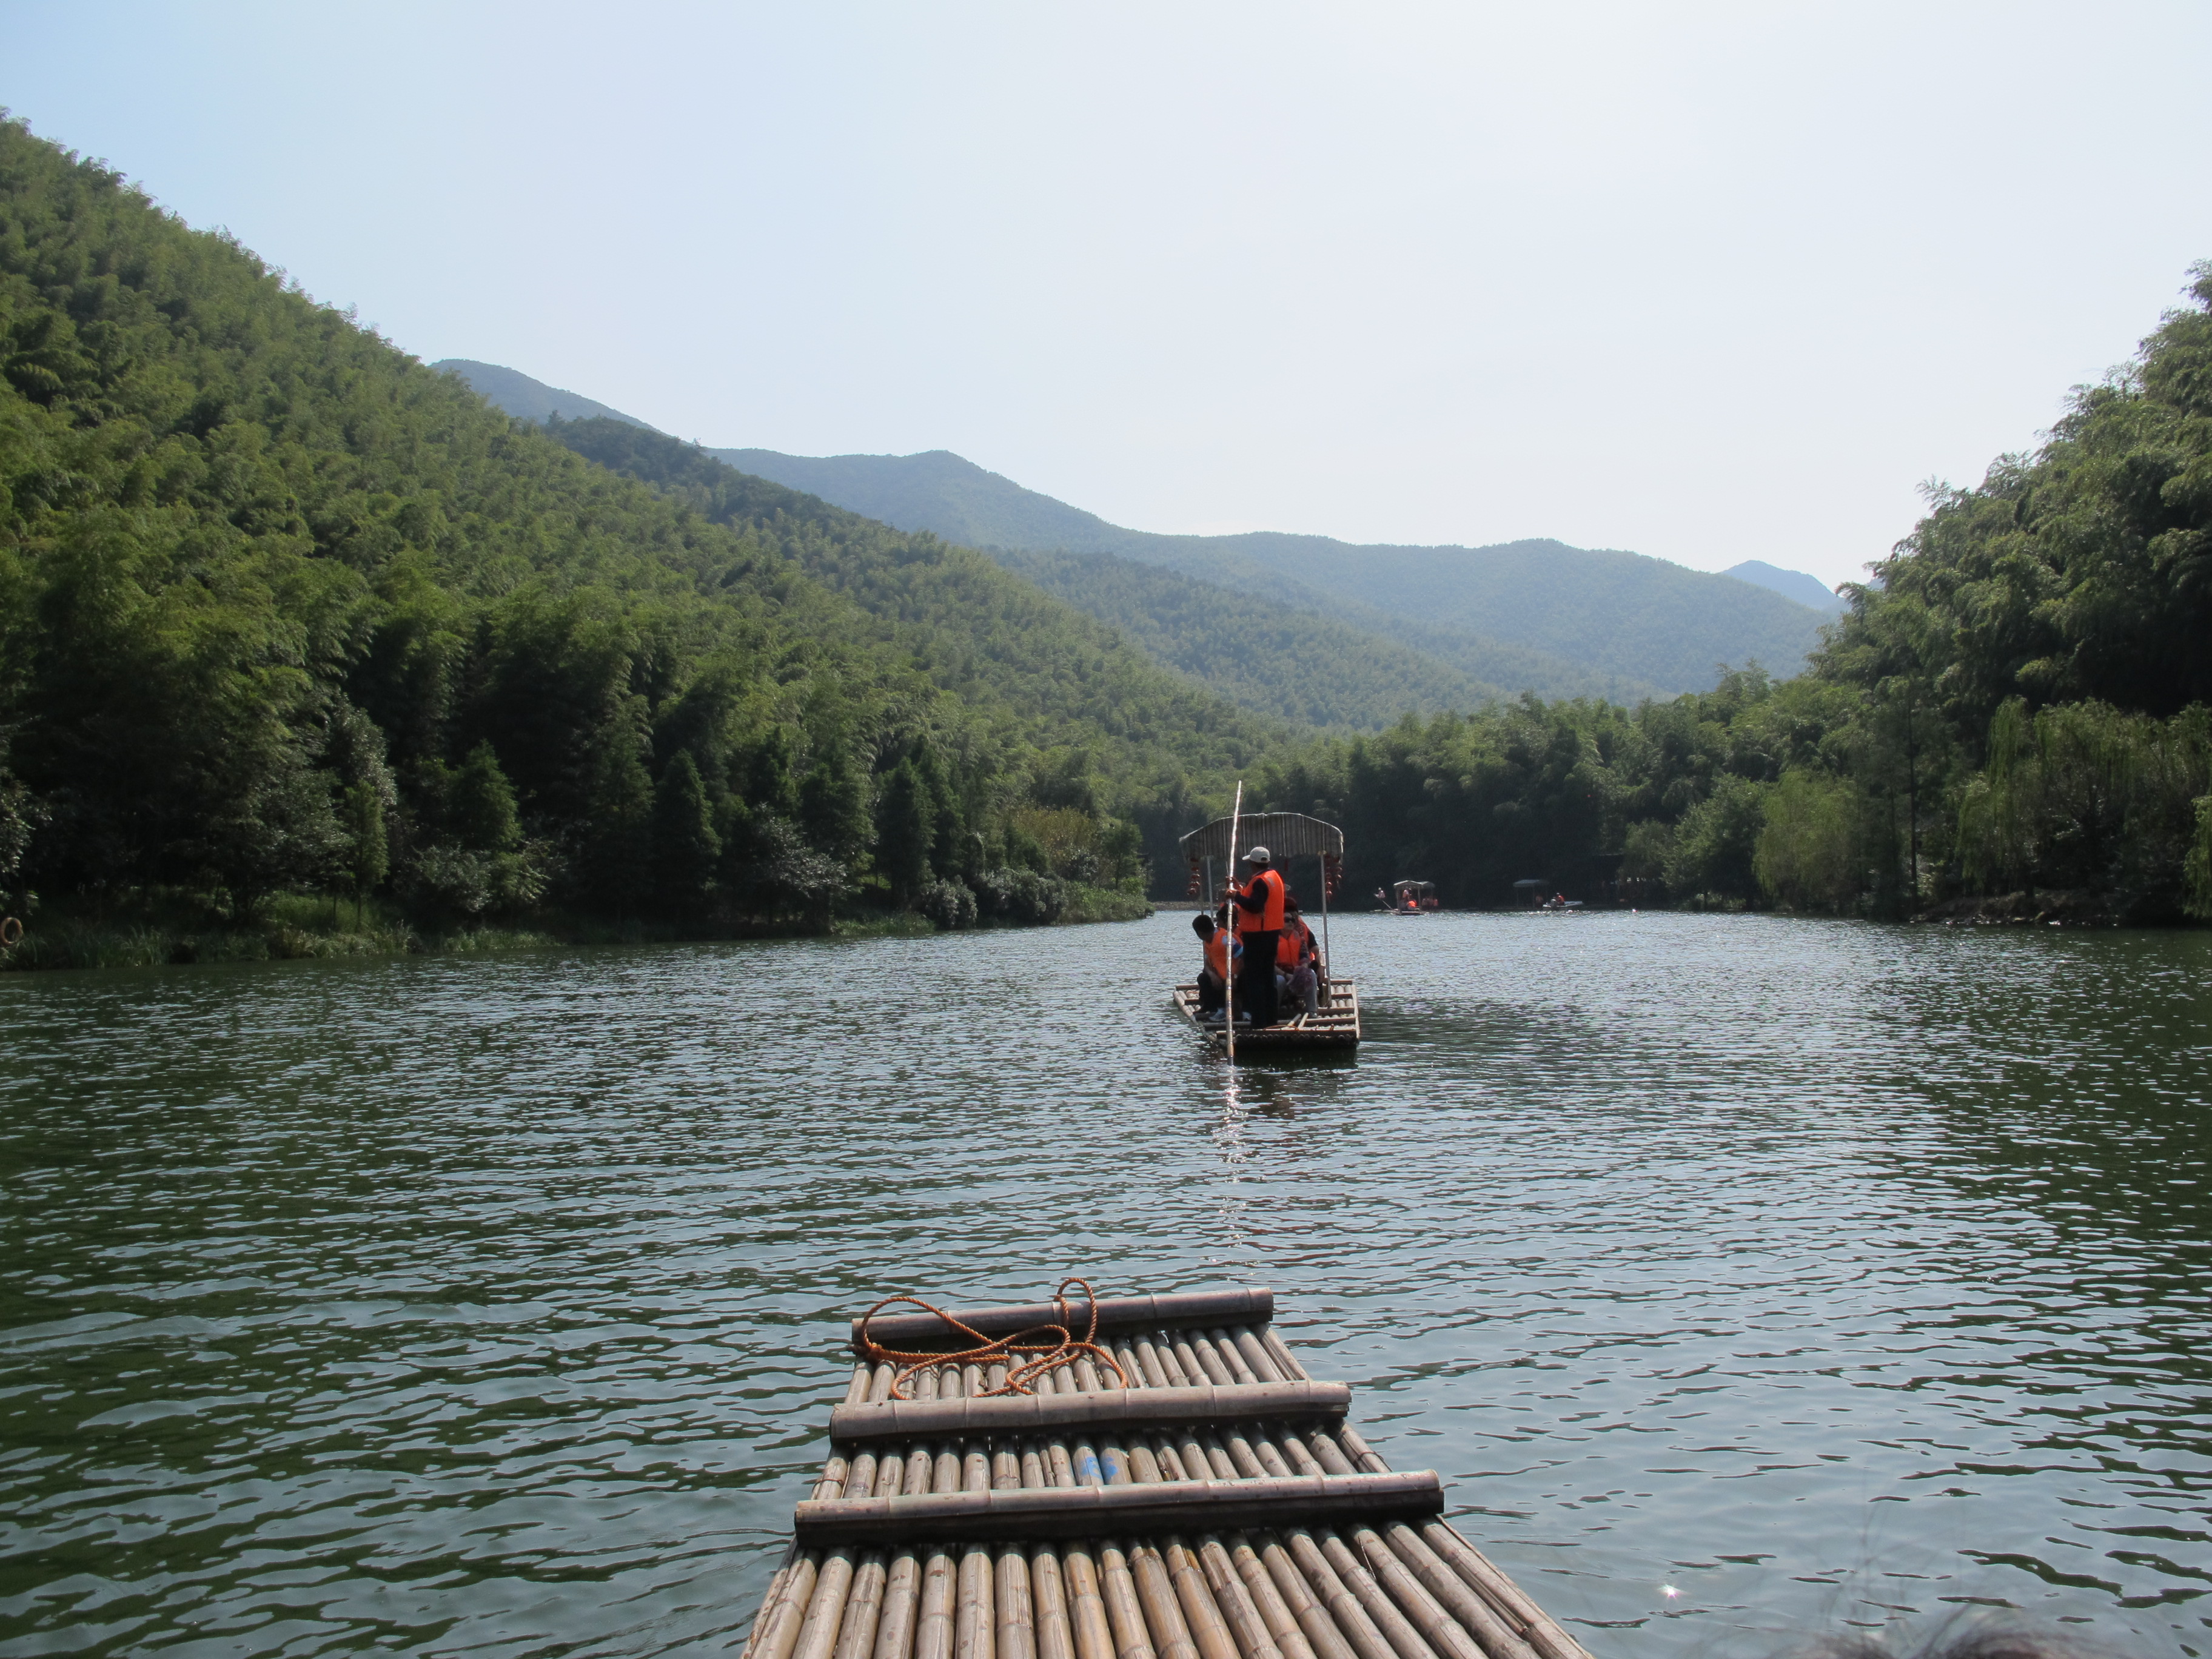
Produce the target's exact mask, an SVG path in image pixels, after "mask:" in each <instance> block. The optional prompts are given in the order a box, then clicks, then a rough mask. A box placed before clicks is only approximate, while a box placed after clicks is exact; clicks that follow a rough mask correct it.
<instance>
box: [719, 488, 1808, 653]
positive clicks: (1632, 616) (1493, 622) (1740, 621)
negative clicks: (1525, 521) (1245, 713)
mask: <svg viewBox="0 0 2212 1659" xmlns="http://www.w3.org/2000/svg"><path fill="white" fill-rule="evenodd" d="M714 453H715V454H717V455H719V456H720V457H721V459H725V460H726V461H728V462H730V464H731V465H733V466H737V467H739V468H741V469H743V470H744V471H750V472H757V473H758V474H759V475H760V476H762V477H769V478H775V479H778V480H779V481H781V482H782V483H789V484H791V485H792V486H793V487H794V488H796V489H806V490H810V491H811V492H812V493H814V494H816V495H821V496H823V497H824V498H825V499H827V500H829V501H837V502H839V503H840V504H841V505H844V506H848V507H854V508H855V509H856V510H858V511H860V512H865V513H868V514H870V515H871V516H872V517H875V518H879V519H882V520H884V522H886V523H889V524H895V525H898V526H901V527H902V528H907V529H927V530H933V531H935V532H937V533H938V534H939V535H940V536H944V537H946V538H949V539H952V540H957V541H961V542H964V543H965V544H967V545H969V546H971V547H982V548H987V549H991V550H1000V549H1005V550H1025V551H1032V552H1070V553H1113V554H1118V555H1120V556H1122V557H1124V558H1129V559H1134V560H1138V561H1139V562H1144V563H1147V564H1158V565H1165V566H1167V567H1168V568H1170V569H1175V570H1180V571H1182V572H1183V573H1184V574H1188V575H1191V576H1194V577H1197V578H1199V579H1200V580H1206V581H1212V582H1217V583H1223V584H1225V585H1228V586H1235V587H1238V588H1242V589H1243V590H1245V591H1248V592H1255V593H1257V594H1261V595H1262V596H1268V597H1273V598H1275V599H1279V600H1280V601H1282V602H1284V603H1286V604H1288V605H1291V606H1293V607H1294V608H1297V609H1309V610H1314V611H1319V612H1322V613H1324V614H1328V615H1331V616H1334V617H1337V618H1338V619H1339V620H1340V621H1344V622H1348V623H1352V624H1353V625H1354V626H1355V627H1358V628H1361V629H1370V630H1373V631H1376V632H1380V633H1383V634H1384V635H1386V636H1387V637H1389V638H1391V639H1394V640H1396V641H1400V642H1401V643H1402V644H1405V645H1408V646H1411V647H1413V648H1414V649H1416V650H1419V651H1422V652H1425V653H1428V654H1431V655H1435V656H1437V657H1438V658H1439V659H1440V660H1442V661H1443V662H1445V663H1447V664H1449V665H1451V666H1453V667H1455V668H1457V669H1458V670H1459V671H1461V672H1462V673H1463V674H1467V675H1468V676H1471V677H1472V678H1475V679H1478V680H1481V681H1485V682H1488V683H1492V684H1499V685H1503V686H1504V687H1506V688H1507V689H1508V690H1511V691H1515V692H1519V691H1522V690H1535V691H1537V692H1539V693H1540V694H1541V695H1544V696H1589V695H1610V696H1624V695H1626V696H1634V695H1638V694H1640V693H1641V692H1643V691H1644V690H1652V691H1656V692H1658V693H1661V694H1671V693H1674V692H1677V691H1686V690H1696V689H1699V688H1701V687H1705V686H1710V685H1711V684H1713V679H1714V676H1715V674H1716V672H1717V665H1718V664H1721V663H1723V662H1744V661H1748V660H1753V659H1755V660H1757V661H1759V662H1761V663H1764V664H1765V665H1766V666H1767V667H1768V668H1769V669H1771V671H1773V672H1775V673H1778V674H1785V675H1786V674H1792V673H1796V671H1798V669H1799V668H1800V667H1801V666H1802V665H1803V662H1804V659H1805V657H1806V655H1807V653H1808V652H1810V651H1811V650H1812V649H1813V648H1814V647H1815V646H1816V645H1817V644H1818V643H1819V638H1820V624H1821V623H1823V622H1824V621H1826V615H1825V614H1824V612H1825V611H1826V610H1829V609H1832V608H1833V606H1832V596H1830V604H1829V605H1827V606H1825V607H1823V608H1822V610H1821V611H1815V610H1814V609H1812V608H1809V607H1808V606H1806V605H1802V604H1800V603H1797V602H1796V601H1795V600H1794V599H1788V598H1784V597H1783V596H1782V595H1780V594H1778V593H1776V592H1772V591H1771V590H1768V591H1762V588H1763V587H1764V585H1763V584H1762V585H1759V586H1753V585H1751V584H1748V583H1746V582H1743V581H1741V580H1736V579H1735V578H1733V577H1729V576H1713V575H1707V574H1703V573H1701V572H1699V571H1694V570H1687V569H1685V568H1682V567H1681V566H1680V565H1675V564H1669V563H1668V562H1666V561H1664V560H1662V559H1652V558H1646V557H1644V556H1643V555H1641V554H1636V553H1620V552H1611V551H1603V550H1591V549H1586V548H1576V547H1569V546H1567V545H1566V544H1565V543H1562V542H1556V541H1546V540H1535V541H1522V542H1510V543H1506V544H1502V545H1499V546H1495V547H1480V548H1466V547H1403V546H1395V545H1386V544H1352V543H1346V542H1340V541H1337V540H1335V539H1334V538H1330V537H1327V536H1295V535H1282V534H1277V533H1273V532H1252V533H1250V534H1246V535H1238V536H1163V535H1155V534H1152V533H1151V532H1146V531H1139V530H1125V529H1123V528H1121V526H1118V525H1112V524H1109V523H1107V522H1106V521H1105V520H1103V519H1101V518H1099V517H1097V515H1096V514H1094V513H1085V512H1083V511H1082V510H1080V509H1079V508H1077V507H1070V506H1068V505H1067V504H1066V503H1065V502H1063V501H1054V500H1053V499H1052V498H1051V497H1050V496H1048V495H1039V494H1037V493H1036V491H1034V490H1030V489H1023V488H1022V487H1021V486H1020V485H1018V484H1017V483H1013V482H1012V480H1011V479H1008V478H1004V477H1000V475H998V474H997V473H995V472H987V471H984V470H983V469H982V468H981V467H979V466H976V465H973V464H972V463H970V462H968V461H964V460H963V459H961V458H960V457H958V456H957V455H953V454H951V453H947V452H945V451H943V450H937V451H933V452H931V453H927V454H922V455H834V456H825V457H809V456H798V455H779V454H776V453H774V452H773V451H769V450H761V449H738V450H717V451H714ZM1769 568H1771V567H1769ZM1804 580H1805V581H1806V582H1808V583H1811V581H1812V579H1811V578H1810V577H1806V578H1804ZM1814 586H1817V584H1814Z"/></svg>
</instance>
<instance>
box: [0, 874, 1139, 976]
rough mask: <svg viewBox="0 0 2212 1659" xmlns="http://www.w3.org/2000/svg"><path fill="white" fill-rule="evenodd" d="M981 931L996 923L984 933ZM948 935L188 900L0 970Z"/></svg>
mask: <svg viewBox="0 0 2212 1659" xmlns="http://www.w3.org/2000/svg"><path fill="white" fill-rule="evenodd" d="M1151 914H1152V905H1151V904H1150V902H1147V901H1146V900H1145V899H1142V898H1139V897H1137V896H1134V895H1132V894H1128V893H1123V892H1115V891H1112V890H1107V889H1104V888H1097V887H1084V886H1076V885H1073V884H1071V886H1070V889H1069V902H1068V904H1067V906H1066V908H1065V909H1064V910H1063V911H1062V913H1061V914H1060V916H1059V917H1058V918H1057V919H1056V921H1054V923H1053V924H1052V925H1054V926H1057V927H1069V926H1073V925H1075V924H1078V923H1082V922H1093V921H1138V920H1140V919H1141V918H1143V917H1146V916H1148V915H1151ZM982 925H983V926H984V927H990V926H992V925H994V924H991V923H984V924H982ZM939 931H940V930H939V928H938V927H936V926H935V925H934V924H933V923H932V922H931V921H929V920H928V919H927V917H924V916H921V915H916V914H915V913H914V912H912V911H910V910H909V911H891V910H884V909H878V908H869V907H866V906H854V907H852V908H849V909H848V910H841V911H840V913H839V914H838V915H836V916H835V917H834V918H832V920H831V921H829V925H828V926H827V927H808V926H804V925H800V924H796V923H787V924H775V923H769V922H762V923H757V924H751V925H745V926H740V927H688V926H684V925H680V924H678V923H675V922H670V921H658V920H647V919H642V918H636V917H631V918H627V919H624V920H621V921H609V920H607V919H605V918H601V917H586V916H577V915H566V914H562V913H558V912H543V913H538V914H536V915H528V916H524V917H519V918H515V919H513V920H511V921H484V922H471V923H456V924H453V925H449V926H445V927H439V926H436V925H435V924H426V923H423V922H421V921H415V920H410V918H409V917H408V916H407V915H405V914H404V912H402V911H401V910H400V909H399V908H398V906H396V905H393V904H391V903H389V902H381V901H379V900H375V899H372V900H370V901H368V902H367V903H366V904H364V905H363V906H362V907H361V908H359V910H358V911H356V908H355V906H354V904H353V902H352V901H351V900H340V901H339V902H337V904H336V905H333V904H332V903H331V901H330V900H329V899H328V898H325V897H318V896H313V895H307V894H287V895H284V896H280V897H277V898H275V899H272V900H270V901H269V902H267V903H265V904H264V905H262V906H261V907H259V908H258V910H257V911H256V912H255V914H254V915H252V918H251V919H242V918H238V917H230V916H224V915H220V914H218V913H216V912H214V911H211V910H210V909H209V908H206V907H205V906H204V905H199V904H195V903H192V902H189V901H186V900H181V899H170V900H161V901H156V902H152V903H148V904H144V905H140V906H134V907H131V908H128V909H120V908H118V909H113V910H111V911H110V912H108V913H107V914H105V915H102V914H100V913H99V912H96V911H94V910H91V909H90V908H79V907H77V906H75V905H71V904H58V905H49V906H45V907H41V908H40V909H39V910H38V911H37V912H35V913H34V914H33V915H31V916H30V917H28V918H27V919H24V921H23V933H22V937H21V939H18V940H16V941H15V944H13V945H5V946H0V971H9V970H13V971H15V972H24V971H28V970H33V969H70V968H76V969H85V968H160V967H183V966H190V965H193V964H197V963H219V962H283V961H295V960H311V959H331V958H337V957H404V956H477V955H484V954H489V953H493V952H498V951H532V950H545V949H550V948H552V947H556V946H559V945H661V944H676V943H680V942H688V941H704V940H713V939H810V938H811V939H819V938H824V937H827V938H833V939H870V938H921V937H922V936H924V935H927V934H933V933H938V932H939Z"/></svg>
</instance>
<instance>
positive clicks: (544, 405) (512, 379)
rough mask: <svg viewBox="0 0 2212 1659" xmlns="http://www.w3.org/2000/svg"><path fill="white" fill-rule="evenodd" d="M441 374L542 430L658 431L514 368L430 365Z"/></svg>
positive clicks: (451, 362)
mask: <svg viewBox="0 0 2212 1659" xmlns="http://www.w3.org/2000/svg"><path fill="white" fill-rule="evenodd" d="M430 367H431V368H432V369H434V370H435V372H437V373H438V374H458V375H459V376H460V377H461V378H462V379H463V380H466V381H467V382H468V383H469V387H470V389H471V391H473V392H477V393H478V394H479V395H480V396H483V397H484V398H489V399H490V400H491V401H492V403H494V404H496V405H497V406H498V407H499V408H501V409H503V410H506V411H507V413H508V414H510V415H518V416H521V417H522V418H523V419H524V420H526V421H536V422H538V424H540V425H541V426H542V425H543V424H544V423H545V422H547V421H598V420H606V421H620V422H623V423H624V424H625V425H628V426H643V427H645V429H646V430H647V431H648V432H651V431H653V430H654V429H655V428H652V427H650V426H646V423H645V422H643V421H641V420H639V419H638V418H637V416H635V415H625V414H623V412H622V410H618V409H610V408H608V407H607V406H606V405H605V404H603V403H599V402H595V401H594V400H593V399H592V398H586V397H581V396H580V395H579V394H577V393H575V392H563V391H562V389H561V388H560V387H559V386H547V385H546V384H544V382H543V381H542V380H532V379H531V378H530V377H529V376H528V375H527V374H517V373H516V372H515V371H514V370H513V369H511V368H501V367H500V366H499V365H498V364H497V363H478V362H470V361H469V359H467V358H465V357H448V358H447V359H446V360H445V361H444V362H435V363H433V364H431V365H430Z"/></svg>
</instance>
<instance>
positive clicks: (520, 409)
mask: <svg viewBox="0 0 2212 1659" xmlns="http://www.w3.org/2000/svg"><path fill="white" fill-rule="evenodd" d="M430 367H431V368H433V369H435V371H436V372H437V373H439V374H458V375H459V376H460V377H461V378H462V379H463V380H466V381H467V382H468V383H469V386H470V387H471V389H472V390H474V391H476V392H479V393H481V394H482V395H483V397H485V398H489V399H490V400H491V402H493V403H494V404H497V405H498V406H499V407H500V408H501V409H503V410H506V411H507V413H508V414H510V415H513V416H516V417H517V418H518V419H520V420H525V421H536V422H538V424H539V425H541V426H543V425H544V424H545V423H546V422H549V421H551V420H555V419H556V418H557V419H559V420H563V421H593V420H604V421H620V422H622V423H623V425H625V426H642V427H645V429H646V430H647V432H653V431H656V430H658V429H659V428H654V427H650V426H646V423H645V422H643V421H641V420H639V419H638V418H637V416H635V415H625V414H623V412H622V410H619V409H610V408H608V407H607V406H606V405H605V404H603V403H599V402H598V401H596V400H595V399H592V398H586V397H584V396H583V395H581V394H580V393H579V392H563V391H562V390H561V388H560V387H558V386H547V385H546V384H545V383H544V381H543V380H532V379H531V378H530V377H529V376H528V375H527V374H522V373H521V372H520V370H517V369H512V368H501V367H500V366H499V365H498V364H497V363H479V362H471V360H470V359H468V358H466V357H447V358H446V359H445V360H444V361H443V362H435V363H433V364H431V365H430ZM810 493H811V494H816V495H819V494H820V493H821V492H820V491H818V490H816V491H811V492H810Z"/></svg>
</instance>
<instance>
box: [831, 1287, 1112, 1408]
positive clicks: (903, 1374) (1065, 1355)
mask: <svg viewBox="0 0 2212 1659" xmlns="http://www.w3.org/2000/svg"><path fill="white" fill-rule="evenodd" d="M1069 1285H1081V1286H1082V1287H1083V1299H1084V1300H1085V1302H1086V1303H1088V1304H1090V1307H1091V1325H1090V1328H1089V1329H1087V1330H1086V1331H1085V1332H1084V1334H1083V1336H1082V1338H1081V1339H1080V1340H1078V1339H1077V1337H1076V1335H1075V1333H1074V1331H1073V1328H1072V1324H1071V1320H1072V1317H1073V1315H1072V1312H1071V1310H1070V1309H1069V1307H1068V1305H1067V1287H1068V1286H1069ZM895 1302H911V1303H913V1304H914V1305H915V1307H917V1308H920V1309H922V1310H924V1311H926V1312H928V1313H933V1314H935V1315H936V1316H938V1317H939V1319H941V1320H943V1321H944V1322H945V1323H946V1324H948V1325H950V1326H951V1328H953V1329H954V1330H956V1331H957V1332H959V1333H960V1334H962V1335H963V1336H968V1337H973V1338H974V1339H975V1344H976V1346H974V1347H972V1348H963V1349H961V1350H960V1351H959V1352H957V1353H932V1352H928V1351H927V1350H924V1349H919V1348H887V1347H885V1346H884V1345H883V1344H882V1343H880V1342H878V1341H877V1340H875V1339H874V1338H873V1337H872V1336H870V1335H869V1334H868V1322H869V1321H870V1320H872V1319H873V1318H874V1317H875V1316H877V1315H878V1314H879V1313H881V1312H882V1311H883V1310H884V1309H886V1308H888V1307H890V1305H891V1304H893V1303H895ZM1052 1305H1053V1309H1054V1311H1055V1312H1057V1313H1058V1314H1059V1315H1060V1323H1058V1324H1057V1325H1032V1326H1030V1328H1029V1329H1027V1330H1025V1331H1016V1332H1015V1333H1014V1334H1012V1335H1011V1336H1000V1337H988V1336H986V1335H984V1334H983V1333H982V1332H981V1331H979V1330H977V1329H975V1328H974V1327H973V1326H971V1325H963V1324H962V1323H961V1322H960V1321H958V1320H957V1319H955V1318H954V1317H953V1316H951V1314H949V1313H947V1312H945V1310H944V1309H942V1308H939V1307H937V1306H936V1305H934V1304H931V1303H927V1302H925V1301H923V1300H922V1299H921V1297H918V1296H887V1297H884V1299H883V1300H882V1301H880V1302H878V1303H877V1304H876V1305H875V1306H874V1307H872V1308H871V1309H869V1310H867V1312H866V1313H864V1314H862V1315H861V1316H860V1349H861V1352H862V1354H863V1355H864V1356H865V1357H866V1358H867V1359H868V1360H869V1361H870V1362H871V1363H872V1364H878V1365H882V1364H892V1365H897V1364H905V1362H908V1361H911V1362H912V1363H911V1364H905V1368H904V1369H903V1370H901V1371H899V1372H898V1374H897V1375H896V1376H893V1377H892V1378H891V1391H890V1398H891V1399H893V1400H908V1399H911V1398H912V1397H913V1396H912V1395H908V1394H906V1393H904V1392H903V1390H904V1389H905V1388H906V1381H907V1378H908V1377H910V1376H913V1375H914V1374H915V1372H917V1371H926V1370H933V1369H934V1368H935V1367H937V1366H939V1365H968V1364H976V1365H987V1364H990V1363H991V1362H992V1361H994V1360H996V1359H1004V1360H1006V1381H1005V1382H1004V1383H1000V1385H999V1386H998V1387H997V1388H995V1389H984V1390H983V1391H982V1392H981V1394H980V1395H975V1396H974V1397H975V1398H976V1399H982V1398H986V1397H987V1396H989V1395H1000V1394H1033V1393H1035V1392H1036V1390H1035V1389H1031V1388H1030V1383H1033V1382H1035V1381H1036V1379H1037V1378H1038V1377H1040V1376H1045V1375H1046V1374H1047V1373H1048V1372H1051V1371H1055V1370H1059V1369H1060V1367H1062V1366H1063V1365H1073V1364H1074V1363H1075V1362H1076V1361H1077V1360H1078V1359H1080V1358H1083V1357H1084V1356H1085V1355H1086V1354H1088V1355H1089V1356H1091V1358H1093V1359H1096V1360H1102V1361H1103V1362H1104V1363H1105V1364H1109V1365H1111V1366H1112V1367H1113V1368H1114V1375H1115V1376H1116V1377H1117V1378H1119V1379H1120V1381H1121V1386H1122V1387H1123V1388H1125V1389H1126V1388H1127V1387H1128V1386H1129V1374H1128V1373H1127V1371H1125V1370H1122V1369H1121V1361H1120V1360H1118V1359H1116V1358H1114V1356H1113V1355H1112V1354H1110V1353H1109V1352H1107V1351H1106V1350H1105V1349H1104V1348H1103V1347H1101V1346H1099V1345H1098V1341H1097V1336H1098V1298H1097V1296H1096V1295H1095V1294H1093V1293H1092V1291H1091V1285H1090V1281H1089V1280H1087V1279H1061V1280H1060V1288H1059V1289H1058V1290H1056V1291H1054V1292H1053V1293H1052ZM1044 1336H1053V1337H1056V1338H1058V1340H1056V1341H1050V1342H1046V1341H1036V1342H1032V1341H1029V1340H1025V1339H1027V1338H1030V1337H1044ZM1025 1353H1028V1354H1036V1355H1037V1356H1038V1358H1035V1359H1030V1360H1026V1361H1021V1362H1019V1363H1017V1361H1016V1359H1015V1356H1016V1355H1018V1354H1025Z"/></svg>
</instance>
